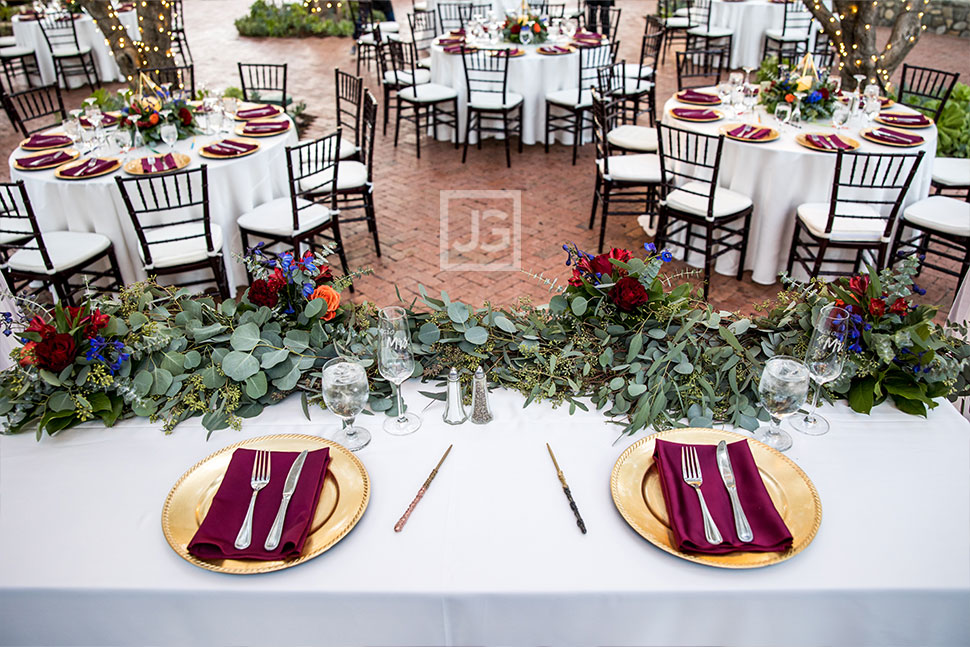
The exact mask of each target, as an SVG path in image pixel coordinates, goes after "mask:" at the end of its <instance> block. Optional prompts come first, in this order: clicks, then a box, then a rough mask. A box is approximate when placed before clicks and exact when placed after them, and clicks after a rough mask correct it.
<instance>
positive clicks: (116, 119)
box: [81, 111, 121, 130]
mask: <svg viewBox="0 0 970 647" xmlns="http://www.w3.org/2000/svg"><path fill="white" fill-rule="evenodd" d="M104 114H105V115H107V116H109V117H113V118H114V121H112V122H111V123H110V124H108V125H105V124H104V122H103V121H102V123H101V127H102V128H114V127H115V126H117V125H119V124H120V123H121V113H120V112H114V111H111V112H105V113H104ZM81 118H82V119H87V118H86V117H84V116H83V115H82V116H81ZM81 128H84V129H85V130H92V129H93V128H94V126H92V125H91V122H88V125H87V126H85V125H84V123H83V122H81Z"/></svg>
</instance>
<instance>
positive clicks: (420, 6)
mask: <svg viewBox="0 0 970 647" xmlns="http://www.w3.org/2000/svg"><path fill="white" fill-rule="evenodd" d="M414 10H415V11H427V10H428V3H427V2H415V3H414Z"/></svg>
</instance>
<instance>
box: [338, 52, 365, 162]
mask: <svg viewBox="0 0 970 647" xmlns="http://www.w3.org/2000/svg"><path fill="white" fill-rule="evenodd" d="M333 72H334V86H335V88H336V97H337V128H341V129H342V130H343V132H345V133H353V135H354V146H355V147H357V148H358V149H359V148H360V116H361V108H362V106H363V98H364V79H362V78H361V77H359V76H354V75H353V74H347V73H346V72H343V71H341V70H340V68H337V69H335V70H334V71H333Z"/></svg>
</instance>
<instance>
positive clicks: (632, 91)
mask: <svg viewBox="0 0 970 647" xmlns="http://www.w3.org/2000/svg"><path fill="white" fill-rule="evenodd" d="M652 87H653V81H644V80H643V79H633V78H629V77H627V78H625V79H623V89H622V90H621V91H620V92H619V93H620V94H621V95H624V96H634V95H637V94H643V93H644V92H649V91H650V88H652Z"/></svg>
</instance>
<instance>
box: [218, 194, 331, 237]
mask: <svg viewBox="0 0 970 647" xmlns="http://www.w3.org/2000/svg"><path fill="white" fill-rule="evenodd" d="M296 204H297V206H298V207H299V208H300V223H299V225H300V226H299V227H297V229H296V230H295V231H294V229H293V208H292V202H291V200H290V198H289V196H287V197H285V198H276V199H275V200H271V201H270V202H267V203H265V204H261V205H259V206H258V207H256V208H255V209H253V210H252V211H250V212H249V213H246V214H243V215H241V216H239V219H238V220H237V221H236V222H238V223H239V227H240V228H241V229H245V230H247V231H254V232H257V233H260V232H261V233H265V234H275V235H277V236H294V235H296V234H302V233H304V232H306V231H309V230H311V229H314V228H316V227H319V226H320V225H322V224H323V223H325V222H327V221H328V220H330V215H331V214H330V209H327V208H326V207H324V206H323V205H320V204H314V205H312V206H310V207H307V206H306V205H308V204H310V201H309V200H304V199H303V198H297V200H296Z"/></svg>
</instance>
